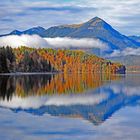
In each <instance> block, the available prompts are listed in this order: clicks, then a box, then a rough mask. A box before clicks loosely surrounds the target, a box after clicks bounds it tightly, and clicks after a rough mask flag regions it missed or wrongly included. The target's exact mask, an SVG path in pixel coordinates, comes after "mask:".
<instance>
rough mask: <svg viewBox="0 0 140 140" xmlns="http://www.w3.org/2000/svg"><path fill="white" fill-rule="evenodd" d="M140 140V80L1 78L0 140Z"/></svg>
mask: <svg viewBox="0 0 140 140" xmlns="http://www.w3.org/2000/svg"><path fill="white" fill-rule="evenodd" d="M85 139H87V140H94V139H95V140H97V139H99V140H139V139H140V75H139V74H129V75H104V74H93V75H91V74H56V75H17V76H0V140H85Z"/></svg>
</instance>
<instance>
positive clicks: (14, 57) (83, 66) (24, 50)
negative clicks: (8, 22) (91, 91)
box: [0, 47, 125, 73]
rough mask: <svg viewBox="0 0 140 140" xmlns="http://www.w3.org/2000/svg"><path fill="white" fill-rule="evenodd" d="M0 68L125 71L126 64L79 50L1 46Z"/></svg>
mask: <svg viewBox="0 0 140 140" xmlns="http://www.w3.org/2000/svg"><path fill="white" fill-rule="evenodd" d="M0 72H1V73H5V72H68V73H70V72H73V73H74V72H76V73H84V72H92V73H99V72H102V73H125V66H123V65H122V64H119V63H112V62H110V61H108V60H105V59H103V58H100V57H97V56H95V55H91V54H87V53H85V52H83V51H80V50H75V51H74V50H54V49H48V48H39V49H36V48H29V47H20V48H14V49H12V48H10V47H6V48H4V47H3V48H0Z"/></svg>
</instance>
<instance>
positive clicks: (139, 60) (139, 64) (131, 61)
mask: <svg viewBox="0 0 140 140" xmlns="http://www.w3.org/2000/svg"><path fill="white" fill-rule="evenodd" d="M109 59H110V60H112V61H114V62H120V63H122V64H124V65H125V66H126V69H127V71H140V55H127V56H119V57H111V58H109Z"/></svg>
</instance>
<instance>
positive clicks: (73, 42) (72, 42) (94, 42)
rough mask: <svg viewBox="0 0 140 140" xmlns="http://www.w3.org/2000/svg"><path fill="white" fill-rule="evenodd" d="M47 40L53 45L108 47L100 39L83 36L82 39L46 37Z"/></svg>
mask: <svg viewBox="0 0 140 140" xmlns="http://www.w3.org/2000/svg"><path fill="white" fill-rule="evenodd" d="M45 40H46V41H47V42H48V44H49V45H50V46H52V47H58V48H61V47H68V48H69V47H80V48H100V49H103V50H105V49H108V47H107V45H106V44H105V43H102V42H101V41H100V40H98V39H90V38H82V39H76V38H67V37H64V38H60V37H56V38H45Z"/></svg>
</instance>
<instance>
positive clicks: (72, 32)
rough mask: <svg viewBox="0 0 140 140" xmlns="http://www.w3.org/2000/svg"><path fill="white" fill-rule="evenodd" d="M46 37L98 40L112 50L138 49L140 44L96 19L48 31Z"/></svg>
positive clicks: (56, 27) (52, 28)
mask: <svg viewBox="0 0 140 140" xmlns="http://www.w3.org/2000/svg"><path fill="white" fill-rule="evenodd" d="M46 37H72V38H97V39H100V40H102V41H103V42H105V43H107V44H108V45H109V46H110V47H111V48H112V49H121V50H122V49H123V48H126V47H128V46H129V47H138V46H140V43H138V42H136V41H134V40H132V39H130V38H128V37H127V36H124V35H122V34H120V33H119V32H118V31H116V30H115V29H113V28H112V27H111V26H110V25H109V24H108V23H106V22H105V21H104V20H102V19H100V18H98V17H95V18H93V19H91V20H89V21H88V22H85V23H82V24H73V25H62V26H55V27H51V28H49V29H47V30H46Z"/></svg>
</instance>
